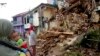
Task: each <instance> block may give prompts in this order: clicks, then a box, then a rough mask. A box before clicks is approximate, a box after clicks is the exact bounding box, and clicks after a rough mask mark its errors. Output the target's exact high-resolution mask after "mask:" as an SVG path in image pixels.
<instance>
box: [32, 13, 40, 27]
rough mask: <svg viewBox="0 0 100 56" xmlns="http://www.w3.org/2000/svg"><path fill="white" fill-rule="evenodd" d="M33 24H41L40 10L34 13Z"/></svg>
mask: <svg viewBox="0 0 100 56" xmlns="http://www.w3.org/2000/svg"><path fill="white" fill-rule="evenodd" d="M33 25H34V26H39V14H38V12H36V13H34V14H33Z"/></svg>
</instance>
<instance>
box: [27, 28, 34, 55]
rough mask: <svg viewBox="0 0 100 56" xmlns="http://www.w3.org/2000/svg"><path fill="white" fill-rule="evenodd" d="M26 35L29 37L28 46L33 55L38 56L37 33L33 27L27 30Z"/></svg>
mask: <svg viewBox="0 0 100 56" xmlns="http://www.w3.org/2000/svg"><path fill="white" fill-rule="evenodd" d="M26 37H27V38H28V48H29V50H30V53H31V55H32V56H36V34H35V32H34V30H33V28H31V29H28V30H27V31H26Z"/></svg>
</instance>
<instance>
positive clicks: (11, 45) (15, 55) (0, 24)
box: [0, 19, 36, 56]
mask: <svg viewBox="0 0 100 56" xmlns="http://www.w3.org/2000/svg"><path fill="white" fill-rule="evenodd" d="M25 37H26V39H22V36H21V35H20V34H19V33H18V32H16V31H15V30H14V29H13V26H12V23H11V22H10V21H8V20H5V19H0V56H35V55H36V53H35V52H36V46H35V45H36V35H35V32H34V30H33V29H28V30H27V31H26V33H25Z"/></svg>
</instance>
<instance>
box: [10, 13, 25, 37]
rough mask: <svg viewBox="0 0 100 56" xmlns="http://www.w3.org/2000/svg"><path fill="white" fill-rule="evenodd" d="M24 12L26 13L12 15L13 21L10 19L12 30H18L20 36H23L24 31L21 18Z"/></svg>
mask: <svg viewBox="0 0 100 56" xmlns="http://www.w3.org/2000/svg"><path fill="white" fill-rule="evenodd" d="M25 14H26V12H24V13H20V14H17V15H15V16H13V21H12V23H13V27H14V30H15V31H17V32H19V33H20V34H21V35H22V36H24V32H25V30H24V19H23V16H24V15H25Z"/></svg>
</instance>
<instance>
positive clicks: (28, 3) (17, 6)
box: [0, 0, 47, 21]
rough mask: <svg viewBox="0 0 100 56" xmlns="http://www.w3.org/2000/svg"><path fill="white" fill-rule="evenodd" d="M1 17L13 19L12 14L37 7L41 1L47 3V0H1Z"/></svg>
mask: <svg viewBox="0 0 100 56" xmlns="http://www.w3.org/2000/svg"><path fill="white" fill-rule="evenodd" d="M0 3H7V4H6V5H4V6H1V5H0V18H4V19H8V20H10V21H11V20H12V16H14V15H16V14H18V13H21V12H25V11H28V10H30V9H33V8H35V7H36V6H38V5H39V4H40V3H47V0H0Z"/></svg>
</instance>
